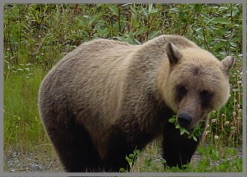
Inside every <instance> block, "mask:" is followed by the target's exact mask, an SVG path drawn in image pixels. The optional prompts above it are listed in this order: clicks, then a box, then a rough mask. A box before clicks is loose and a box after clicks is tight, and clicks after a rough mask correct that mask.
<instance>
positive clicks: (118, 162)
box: [39, 35, 234, 172]
mask: <svg viewBox="0 0 247 177" xmlns="http://www.w3.org/2000/svg"><path fill="white" fill-rule="evenodd" d="M233 63H234V59H233V58H232V57H227V58H226V59H224V60H223V61H219V60H217V59H216V58H215V57H214V56H213V55H212V54H211V53H209V52H207V51H205V50H203V49H201V48H199V47H198V46H197V45H196V44H194V43H193V42H191V41H189V40H188V39H186V38H184V37H181V36H177V35H162V36H159V37H157V38H155V39H152V40H150V41H148V42H146V43H145V44H143V45H130V44H127V43H123V42H117V41H113V40H105V39H97V40H93V41H91V42H87V43H84V44H82V45H80V46H79V47H78V48H77V49H75V50H74V51H72V52H71V53H69V54H67V55H66V56H65V57H64V58H63V59H62V60H61V61H60V62H59V63H58V64H57V65H56V66H54V68H53V69H52V70H51V71H50V72H49V73H48V74H47V76H46V77H45V79H44V80H43V82H42V85H41V88H40V93H39V109H40V115H41V117H42V120H43V124H44V126H45V128H46V131H47V133H48V135H49V138H50V140H51V142H52V143H53V145H54V147H55V149H56V151H57V153H58V155H59V157H60V159H61V161H62V163H63V165H64V167H65V169H66V171H69V172H82V171H119V169H120V168H121V167H122V168H126V169H129V165H128V163H127V161H126V160H125V156H126V155H128V154H130V153H132V152H133V150H134V149H136V148H137V149H143V148H144V147H145V145H146V144H148V143H149V142H150V141H152V140H153V139H154V138H156V137H158V136H160V135H162V136H163V143H162V148H163V157H164V159H165V160H166V161H167V165H168V166H179V167H182V165H184V164H187V163H189V162H190V160H191V157H192V155H193V153H194V151H195V150H196V147H197V145H198V143H199V142H200V137H198V139H199V140H198V141H197V142H195V141H194V140H191V139H188V138H187V136H186V135H183V136H181V135H180V133H179V130H177V129H175V127H174V125H173V124H171V123H169V122H168V119H169V118H171V116H172V115H173V114H178V119H179V123H180V124H181V126H184V127H185V128H187V129H188V130H190V129H191V128H193V127H194V126H195V125H196V124H197V123H198V122H199V121H203V122H204V127H205V124H206V121H207V115H208V113H209V112H210V111H212V110H214V109H219V108H220V107H222V106H223V105H224V104H225V103H226V101H227V99H228V96H229V83H228V72H229V69H230V68H231V66H232V65H233Z"/></svg>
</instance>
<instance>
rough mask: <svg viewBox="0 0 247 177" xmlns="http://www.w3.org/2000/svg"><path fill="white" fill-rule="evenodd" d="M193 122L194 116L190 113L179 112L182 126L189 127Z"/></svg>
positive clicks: (179, 120) (179, 121)
mask: <svg viewBox="0 0 247 177" xmlns="http://www.w3.org/2000/svg"><path fill="white" fill-rule="evenodd" d="M191 122H192V117H191V116H190V115H189V114H188V113H180V114H178V124H179V125H180V126H181V127H184V128H187V127H188V126H189V125H190V124H191Z"/></svg>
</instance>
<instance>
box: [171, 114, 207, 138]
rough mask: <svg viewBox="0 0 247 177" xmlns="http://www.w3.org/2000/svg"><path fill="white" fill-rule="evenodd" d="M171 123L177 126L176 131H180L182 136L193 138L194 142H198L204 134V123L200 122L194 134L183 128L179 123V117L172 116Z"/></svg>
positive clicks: (194, 129)
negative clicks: (202, 127)
mask: <svg viewBox="0 0 247 177" xmlns="http://www.w3.org/2000/svg"><path fill="white" fill-rule="evenodd" d="M169 122H170V123H173V124H174V125H175V128H176V129H179V130H180V135H183V134H187V135H188V138H189V139H190V138H193V140H194V141H197V138H198V137H199V136H200V135H201V134H202V131H203V130H202V129H201V126H202V122H199V123H198V124H197V125H196V126H195V127H194V128H193V131H192V132H189V131H187V130H186V129H185V128H183V127H181V126H180V125H179V124H178V122H177V116H176V115H175V116H172V118H170V119H169Z"/></svg>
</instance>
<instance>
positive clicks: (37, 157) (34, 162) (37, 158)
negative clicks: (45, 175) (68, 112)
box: [4, 149, 242, 172]
mask: <svg viewBox="0 0 247 177" xmlns="http://www.w3.org/2000/svg"><path fill="white" fill-rule="evenodd" d="M144 156H146V157H147V156H148V154H146V153H145V155H144ZM146 157H145V158H146ZM238 157H239V158H242V150H241V149H238ZM201 159H202V156H201V155H200V154H198V153H195V154H194V156H193V159H192V163H196V162H197V161H200V160H201ZM230 159H231V156H230V157H229V158H228V159H224V160H230ZM156 160H157V161H158V159H156ZM156 160H154V161H156ZM220 162H221V161H212V162H211V164H210V165H212V166H214V165H217V164H219V163H220ZM137 163H138V162H137ZM157 163H158V162H157ZM4 171H6V172H64V171H63V168H62V165H61V163H60V162H59V160H58V158H57V156H56V155H54V153H52V152H49V153H48V152H47V151H42V150H40V151H36V152H32V153H22V152H18V151H7V152H5V156H4Z"/></svg>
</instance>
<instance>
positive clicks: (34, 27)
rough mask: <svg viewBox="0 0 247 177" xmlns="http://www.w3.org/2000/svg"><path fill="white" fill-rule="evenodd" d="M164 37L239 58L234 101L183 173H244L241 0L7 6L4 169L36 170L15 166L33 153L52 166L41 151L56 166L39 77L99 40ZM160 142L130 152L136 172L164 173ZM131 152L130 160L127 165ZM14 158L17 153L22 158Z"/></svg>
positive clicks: (215, 118)
mask: <svg viewBox="0 0 247 177" xmlns="http://www.w3.org/2000/svg"><path fill="white" fill-rule="evenodd" d="M161 34H179V35H183V36H186V37H188V38H189V39H191V40H192V41H194V42H195V43H196V44H198V45H199V46H201V47H202V48H204V49H206V50H209V51H211V52H212V53H213V54H214V55H215V56H216V57H218V58H219V59H223V58H224V57H226V56H227V55H233V56H234V57H235V58H236V64H235V67H234V69H233V70H232V72H231V78H230V83H231V98H230V100H229V102H228V103H227V104H226V106H225V107H224V108H222V109H221V110H220V111H215V112H213V113H212V114H211V116H210V121H209V125H208V127H207V133H206V136H205V138H204V141H203V142H202V144H201V145H200V147H199V148H198V151H197V156H195V157H198V158H195V159H194V163H193V161H192V163H191V164H190V165H189V166H188V168H187V169H186V171H190V172H239V171H242V160H241V147H242V5H241V4H5V5H4V152H5V157H4V158H5V161H4V162H5V167H4V169H5V170H6V171H28V170H31V169H30V168H24V167H23V165H20V164H18V163H30V161H28V160H27V159H26V157H25V154H29V155H30V153H32V154H38V155H36V156H35V158H36V159H35V163H36V164H38V165H40V164H45V163H48V162H47V159H45V158H44V154H48V156H49V157H54V159H55V160H54V159H53V160H51V161H52V162H51V165H50V166H49V167H47V168H42V167H40V168H38V170H39V171H45V170H47V171H53V170H54V164H56V159H57V158H56V155H55V153H54V151H53V150H52V146H51V144H50V142H49V141H48V139H47V136H46V135H45V132H44V129H43V127H42V124H41V121H40V118H39V114H38V109H37V94H38V89H39V86H40V82H41V80H42V78H43V77H44V76H45V74H46V73H47V72H48V71H49V70H50V69H51V67H52V66H53V65H54V64H55V63H56V62H57V61H58V60H60V59H61V58H62V57H63V56H64V55H66V54H67V53H68V52H70V51H72V50H73V49H74V48H76V47H77V46H78V45H79V44H81V43H82V42H85V41H88V40H91V39H94V38H108V39H115V40H120V41H126V42H129V43H131V44H142V43H144V42H145V41H147V40H150V39H152V38H154V37H156V36H158V35H161ZM158 145H159V141H155V142H153V143H152V144H151V145H149V146H148V147H147V149H146V151H144V152H142V153H140V152H138V151H136V152H133V154H137V155H138V156H139V159H138V161H137V163H136V164H135V165H134V167H133V169H132V171H139V172H143V171H152V172H157V171H164V169H163V167H162V159H160V156H159V149H158ZM14 153H15V155H13V154H14ZM16 153H17V154H18V155H16ZM20 154H22V156H21V155H20ZM23 154H24V155H23ZM133 154H131V155H130V156H129V157H127V158H126V159H127V160H128V161H129V163H130V164H132V163H133V161H132V157H133ZM13 158H19V159H18V161H17V163H16V162H11V159H13ZM32 163H33V162H32ZM57 165H60V164H57ZM38 170H36V171H38ZM165 171H168V172H177V171H180V170H179V169H178V168H172V169H169V168H167V169H166V170H165Z"/></svg>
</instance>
